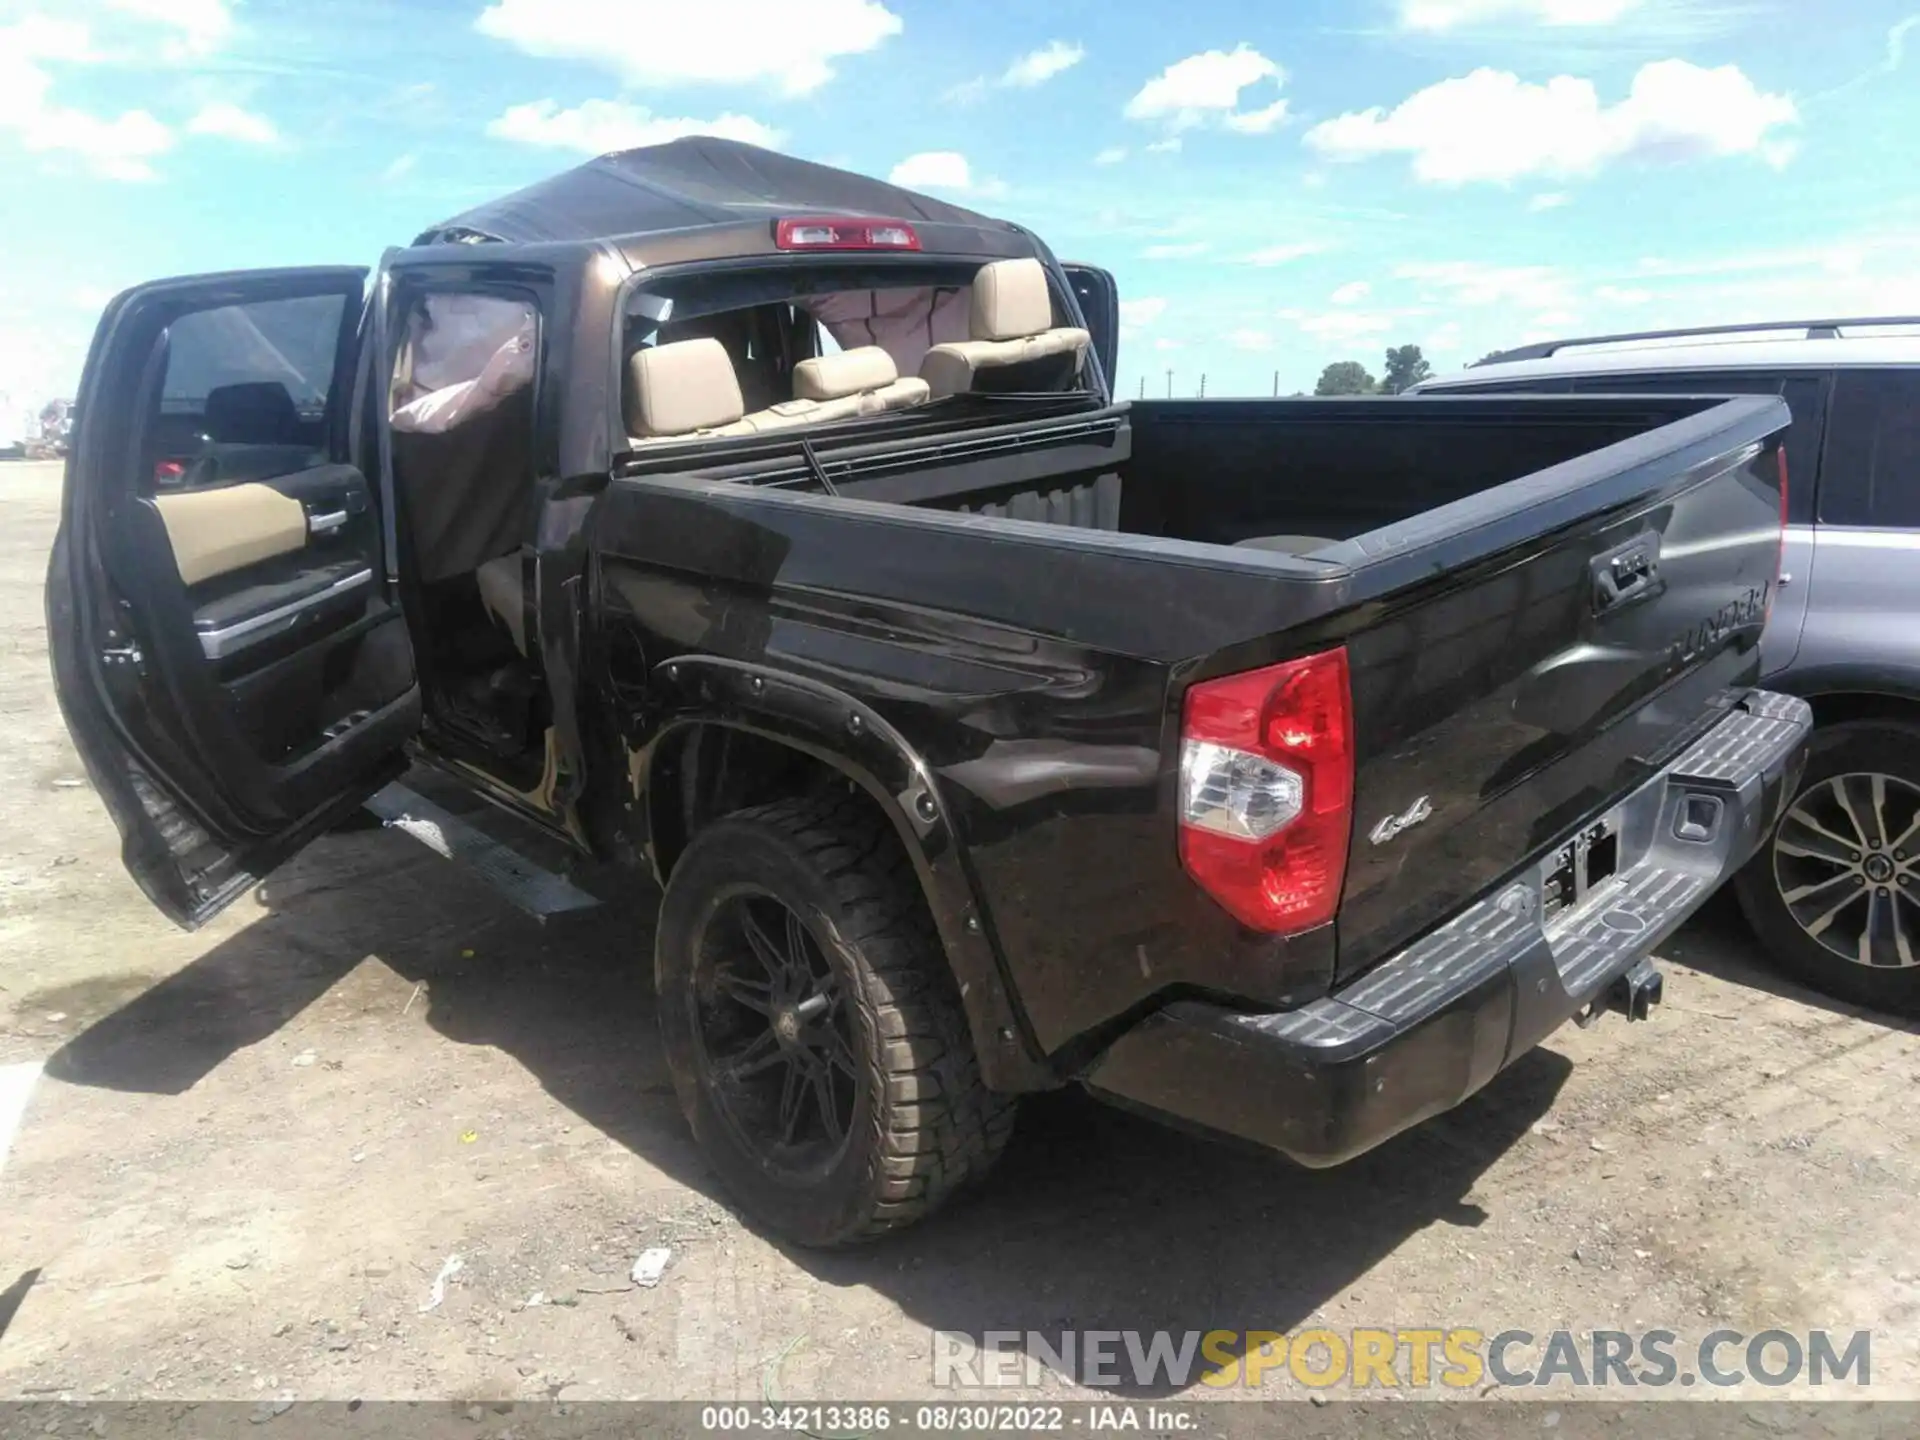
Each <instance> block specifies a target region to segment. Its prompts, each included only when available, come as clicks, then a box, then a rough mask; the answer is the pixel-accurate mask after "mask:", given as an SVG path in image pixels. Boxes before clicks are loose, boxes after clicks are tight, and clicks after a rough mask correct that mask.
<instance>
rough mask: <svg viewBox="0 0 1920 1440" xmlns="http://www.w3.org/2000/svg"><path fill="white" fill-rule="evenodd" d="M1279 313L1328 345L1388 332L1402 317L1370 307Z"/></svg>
mask: <svg viewBox="0 0 1920 1440" xmlns="http://www.w3.org/2000/svg"><path fill="white" fill-rule="evenodd" d="M1279 316H1280V318H1281V319H1282V320H1290V321H1292V322H1293V324H1294V325H1296V326H1298V327H1299V328H1300V330H1301V331H1303V332H1304V333H1306V334H1308V335H1311V336H1312V337H1313V338H1314V339H1315V340H1318V341H1320V342H1321V343H1322V344H1326V345H1357V344H1359V343H1360V342H1362V341H1364V340H1372V339H1375V338H1377V337H1379V336H1381V335H1384V334H1386V333H1387V332H1388V331H1389V330H1391V329H1393V327H1394V326H1395V324H1397V323H1398V321H1399V317H1398V316H1397V315H1394V314H1391V313H1375V312H1372V311H1366V310H1327V311H1322V312H1318V313H1316V312H1313V311H1304V310H1282V311H1280V312H1279Z"/></svg>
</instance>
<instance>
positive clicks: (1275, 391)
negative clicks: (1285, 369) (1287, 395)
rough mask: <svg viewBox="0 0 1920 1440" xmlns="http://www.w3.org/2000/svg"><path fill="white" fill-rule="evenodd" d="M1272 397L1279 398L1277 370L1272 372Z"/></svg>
mask: <svg viewBox="0 0 1920 1440" xmlns="http://www.w3.org/2000/svg"><path fill="white" fill-rule="evenodd" d="M1273 398H1274V399H1276V400H1278V399H1279V398H1280V372H1279V371H1278V370H1276V371H1274V372H1273Z"/></svg>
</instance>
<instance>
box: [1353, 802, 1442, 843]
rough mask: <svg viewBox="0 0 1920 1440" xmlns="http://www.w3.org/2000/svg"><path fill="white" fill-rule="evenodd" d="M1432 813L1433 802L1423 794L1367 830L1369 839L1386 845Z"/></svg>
mask: <svg viewBox="0 0 1920 1440" xmlns="http://www.w3.org/2000/svg"><path fill="white" fill-rule="evenodd" d="M1432 814H1433V802H1432V801H1430V800H1429V799H1427V797H1426V796H1424V795H1422V796H1421V797H1420V798H1419V799H1418V800H1416V801H1414V802H1413V804H1411V805H1409V806H1408V807H1407V808H1406V809H1404V810H1402V811H1401V812H1400V813H1399V814H1398V815H1389V816H1387V818H1386V819H1384V820H1382V821H1381V822H1380V823H1379V824H1378V825H1376V826H1374V827H1373V829H1371V830H1369V831H1368V832H1367V839H1369V840H1371V841H1372V842H1373V843H1374V844H1376V845H1384V844H1386V843H1387V842H1388V841H1389V840H1391V839H1393V837H1394V836H1396V835H1398V834H1399V833H1400V832H1401V831H1402V830H1411V829H1412V828H1413V827H1414V826H1416V825H1418V824H1419V823H1420V822H1421V821H1422V820H1425V819H1426V818H1427V817H1428V816H1430V815H1432Z"/></svg>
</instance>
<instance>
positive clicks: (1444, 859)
mask: <svg viewBox="0 0 1920 1440" xmlns="http://www.w3.org/2000/svg"><path fill="white" fill-rule="evenodd" d="M1116 332H1117V299H1116V296H1115V289H1114V285H1113V282H1112V279H1111V277H1110V276H1108V275H1107V274H1105V273H1104V272H1102V271H1099V270H1096V269H1093V268H1091V267H1085V266H1075V265H1063V264H1061V263H1059V262H1058V261H1056V260H1055V258H1054V257H1053V256H1052V255H1051V254H1050V253H1049V251H1048V250H1047V248H1046V246H1045V245H1043V244H1042V243H1041V242H1040V240H1039V239H1037V238H1036V237H1035V236H1034V235H1033V234H1031V233H1030V232H1028V231H1026V230H1024V229H1022V228H1020V227H1019V226H1017V225H1012V224H1008V223H1005V222H1002V221H998V220H993V219H989V218H986V217H984V216H981V215H977V214H974V213H971V212H969V211H966V210H963V209H959V208H956V207H954V206H951V205H948V204H944V203H942V202H939V201H937V200H933V199H929V198H927V197H925V196H921V195H917V194H914V193H911V192H908V191H904V190H901V189H898V188H896V187H893V186H890V185H884V184H881V183H879V182H877V181H873V180H870V179H865V178H862V177H859V176H854V175H850V174H847V173H844V172H841V171H836V170H831V169H827V168H824V167H820V166H816V165H811V164H806V163H803V162H800V161H796V160H791V159H787V158H784V157H781V156H777V155H774V154H771V153H769V152H766V151H762V150H757V149H753V148H751V147H747V146H742V145H736V144H731V143H726V142H721V141H716V140H706V139H699V140H688V141H680V142H676V143H674V144H672V145H667V146H662V147H657V148H652V149H646V150H637V151H631V152H626V153H622V154H615V155H608V156H604V157H602V158H600V159H598V160H595V161H593V162H591V163H589V164H587V165H584V166H582V167H580V168H578V169H575V170H573V171H570V172H567V173H565V174H563V175H560V176H558V177H556V178H554V179H552V180H549V181H546V182H543V183H541V184H538V185H535V186H533V187H531V188H529V189H527V190H524V191H521V192H518V193H516V194H514V195H511V196H509V197H506V198H504V199H502V200H499V201H497V202H495V203H491V204H487V205H484V206H481V207H480V208H478V209H476V210H474V211H471V212H469V213H467V214H465V215H462V216H460V217H458V218H456V219H454V220H451V221H449V222H447V223H445V224H442V225H439V226H436V227H435V228H434V229H432V230H430V231H428V232H426V233H425V234H422V235H421V236H420V237H419V238H418V239H417V240H416V241H415V242H414V243H413V244H412V245H411V246H408V247H405V248H400V249H395V250H392V251H390V252H388V254H387V255H386V257H385V258H384V259H383V260H382V262H381V263H380V265H379V266H378V268H377V270H375V271H374V273H373V276H372V279H371V283H369V280H368V276H367V272H366V271H364V270H360V269H345V268H342V269H300V270H272V271H260V272H248V273H238V274H223V275H213V276H205V277H200V278H192V279H178V280H167V281H161V282H157V283H154V284H150V285H145V286H141V287H138V288H136V289H134V290H131V291H129V292H127V293H126V294H124V295H121V296H120V297H119V298H117V299H116V300H114V301H113V303H112V304H111V305H110V306H108V308H107V311H106V313H105V316H104V317H103V319H102V321H101V323H100V329H99V333H98V336H97V337H96V339H95V341H94V345H93V349H92V353H91V355H90V357H89V359H88V362H87V368H86V376H85V381H84V384H83V386H82V389H81V392H80V398H79V406H78V413H79V414H80V416H81V420H80V423H79V426H78V430H77V433H76V436H75V443H74V449H73V453H72V456H71V458H70V461H69V466H68V472H67V482H66V492H65V501H64V511H63V518H62V524H61V529H60V534H59V539H58V541H57V543H56V546H55V549H54V554H53V559H52V564H51V569H50V573H49V577H48V588H47V594H48V617H49V630H50V634H51V637H52V650H53V657H54V670H55V677H56V680H57V683H58V687H59V692H60V699H61V703H62V706H63V708H64V711H65V714H66V718H67V722H68V725H69V727H70V729H71V731H72V733H73V737H74V741H75V743H76V745H77V746H78V747H79V749H80V751H81V753H82V754H83V756H84V757H85V759H86V763H87V766H88V770H89V773H90V774H91V776H92V779H93V782H94V784H95V785H96V787H97V788H98V790H99V793H100V795H101V797H102V799H103V800H104V802H105V803H106V805H107V808H108V809H109V811H110V812H111V813H112V815H113V817H114V819H115V820H116V821H117V823H118V824H119V826H120V829H121V832H122V835H123V838H124V855H125V860H126V864H127V868H128V869H129V871H131V872H132V874H133V875H134V877H135V878H136V880H138V881H139V883H140V884H141V885H142V887H143V888H144V889H145V891H146V893H147V894H148V895H149V896H150V897H151V898H152V900H153V902H154V903H155V905H157V906H158V907H159V908H160V909H161V910H162V911H164V912H165V913H166V914H167V915H169V916H171V917H172V918H173V919H174V920H175V921H177V922H179V923H181V924H183V925H189V926H190V925H194V924H197V923H198V922H200V921H202V920H204V919H206V918H207V917H208V916H209V915H211V914H213V913H214V912H215V911H217V910H219V909H220V908H221V907H222V906H224V905H226V904H227V903H229V902H230V901H231V900H232V899H233V898H234V897H235V896H236V895H238V894H240V893H241V892H242V891H243V890H245V889H247V888H248V887H250V886H251V885H253V884H254V883H255V880H256V878H257V877H260V876H263V875H265V874H266V873H267V872H268V871H270V870H271V869H272V868H273V867H274V866H276V865H278V864H279V863H281V862H282V861H284V860H285V859H287V858H288V857H289V856H290V855H292V854H293V853H294V852H296V851H297V850H299V848H300V847H301V846H302V845H303V844H305V843H306V842H308V841H309V840H310V839H312V838H313V837H314V836H316V835H318V834H320V833H322V832H324V831H326V830H328V829H330V828H332V827H335V826H337V825H338V824H340V823H341V822H342V821H343V820H344V819H345V818H347V817H348V816H349V815H350V814H351V813H352V812H353V811H354V810H355V809H356V808H357V807H359V806H360V805H361V804H362V803H363V802H364V801H366V800H367V799H368V797H369V796H370V795H373V794H374V793H375V792H376V791H377V790H379V789H380V788H381V787H383V786H385V785H387V784H388V783H389V782H390V781H392V780H394V779H395V777H397V776H399V775H400V774H401V773H402V772H403V771H404V770H405V769H406V768H407V767H408V766H409V765H410V764H417V763H427V764H432V765H435V766H437V767H439V768H440V769H442V770H444V771H446V772H447V773H449V774H452V775H454V776H456V777H458V778H459V779H460V780H461V781H462V782H463V783H464V784H466V785H468V786H471V787H473V788H474V789H476V790H479V791H481V792H483V793H484V794H485V795H486V796H488V797H489V798H491V799H493V800H494V801H496V802H498V803H499V804H500V805H501V806H504V807H505V808H507V809H508V810H510V811H512V812H513V814H514V815H516V816H518V817H519V818H520V819H522V820H524V821H526V822H527V823H528V824H530V825H531V826H534V827H539V828H540V829H542V830H544V831H545V832H546V833H547V834H548V835H549V836H551V837H561V838H563V839H565V840H566V841H567V842H568V843H570V844H571V845H572V846H574V847H576V848H577V850H578V851H580V852H582V853H583V854H584V855H590V856H593V857H595V859H596V860H597V861H598V862H601V863H602V864H607V863H613V862H620V861H625V862H627V863H630V864H632V865H634V866H636V867H646V868H647V869H649V870H650V871H651V872H652V874H653V875H654V876H655V877H657V879H658V880H659V882H660V883H661V884H662V885H664V887H665V896H664V899H663V901H662V902H661V908H660V919H659V926H658V932H657V934H656V936H655V937H654V942H653V964H654V969H655V977H656V982H657V985H658V992H659V1019H660V1025H661V1031H662V1036H663V1043H664V1045H665V1047H666V1050H667V1053H668V1056H669V1059H670V1062H671V1067H672V1070H673V1073H674V1075H675V1078H676V1082H677V1085H678V1089H679V1094H680V1098H681V1101H682V1104H683V1106H684V1108H685V1110H686V1113H687V1116H688V1118H689V1120H690V1122H691V1124H692V1126H693V1128H694V1131H695V1132H696V1134H697V1135H698V1137H699V1140H700V1141H701V1143H702V1144H703V1145H704V1146H705V1148H706V1150H707V1152H708V1153H709V1155H710V1157H711V1159H712V1162H713V1164H714V1165H715V1167H716V1169H717V1170H718V1171H719V1172H720V1175H721V1177H722V1178H723V1179H724V1180H725V1182H726V1183H727V1184H728V1185H729V1186H730V1187H731V1188H732V1190H733V1191H734V1192H735V1193H736V1195H737V1197H738V1198H739V1200H740V1201H741V1203H742V1204H743V1206H744V1207H745V1208H746V1209H747V1210H749V1211H750V1212H751V1213H752V1214H753V1215H754V1216H756V1217H757V1218H758V1219H759V1220H760V1221H762V1222H763V1223H765V1224H766V1225H768V1226H769V1227H771V1228H773V1229H775V1230H778V1231H780V1232H782V1233H784V1234H786V1235H788V1236H791V1237H793V1238H796V1239H798V1240H800V1241H802V1242H805V1243H810V1244H837V1243H842V1242H846V1241H850V1240H856V1239H860V1238H864V1237H868V1236H872V1235H876V1234H879V1233H882V1232H885V1231H887V1230H889V1229H891V1228H895V1227H897V1226H899V1225H901V1224H903V1223H906V1222H909V1221H911V1220H913V1219H915V1218H917V1217H918V1216H920V1215H922V1214H923V1213H925V1212H926V1211H927V1210H929V1209H930V1208H932V1207H933V1206H935V1205H936V1204H938V1203H939V1202H940V1201H941V1200H943V1199H944V1198H946V1197H947V1196H948V1195H950V1194H951V1193H953V1192H954V1191H955V1190H956V1189H958V1188H960V1187H961V1186H963V1185H964V1184H965V1183H967V1182H969V1181H971V1180H973V1179H975V1178H977V1177H978V1176H979V1175H981V1174H982V1173H983V1172H984V1171H985V1170H986V1169H987V1167H988V1166H989V1165H990V1164H991V1162H992V1161H993V1159H994V1157H995V1155H996V1154H997V1152H998V1151H999V1150H1000V1148H1001V1147H1002V1145H1003V1144H1004V1142H1005V1141H1006V1138H1007V1136H1008V1133H1009V1131H1010V1128H1011V1124H1012V1118H1013V1105H1014V1101H1015V1099H1016V1097H1018V1096H1019V1095H1020V1094H1021V1093H1023V1092H1030V1091H1035V1090H1040V1089H1045V1088H1048V1087H1056V1086H1062V1085H1067V1084H1075V1083H1077V1084H1081V1085H1084V1086H1086V1087H1087V1088H1088V1089H1090V1090H1091V1091H1092V1092H1094V1093H1095V1094H1098V1095H1101V1096H1103V1097H1107V1098H1109V1099H1112V1100H1114V1101H1116V1102H1119V1103H1123V1104H1127V1105H1130V1106H1134V1107H1138V1108H1140V1109H1143V1110H1146V1111H1149V1112H1153V1113H1157V1114H1161V1115H1164V1116H1169V1117H1173V1118H1176V1119H1178V1120H1180V1121H1183V1122H1187V1123H1190V1124H1195V1125H1199V1126H1203V1127H1208V1128H1211V1129H1213V1130H1217V1131H1222V1132H1227V1133H1230V1134H1234V1135H1238V1136H1241V1137H1245V1138H1248V1139H1252V1140H1254V1141H1257V1142H1260V1143H1263V1144H1265V1145H1268V1146H1271V1147H1273V1148H1275V1149H1278V1150H1280V1151H1284V1152H1285V1153H1287V1154H1289V1155H1291V1156H1294V1157H1295V1158H1297V1159H1298V1160H1300V1161H1302V1162H1304V1163H1306V1164H1309V1165H1329V1164H1334V1163H1337V1162H1339V1161H1342V1160H1344V1159H1346V1158H1348V1157H1350V1156H1353V1155H1355V1154H1357V1153H1359V1152H1361V1151H1363V1150H1365V1149H1367V1148H1368V1147H1370V1146H1373V1145H1375V1144H1378V1143H1379V1142H1380V1141H1382V1140H1383V1139H1385V1138H1386V1137H1388V1136H1390V1135H1392V1134H1394V1133H1396V1132H1397V1131H1400V1130H1402V1129H1404V1128H1405V1127H1407V1126H1409V1125H1412V1124H1414V1123H1415V1122H1417V1121H1419V1120H1420V1119H1422V1118H1423V1117H1426V1116H1430V1115H1433V1114H1435V1113H1437V1112H1439V1111H1442V1110H1445V1109H1447V1108H1448V1107H1450V1106H1452V1105H1454V1104H1456V1103H1457V1102H1458V1101H1460V1100H1461V1099H1462V1098H1464V1097H1465V1096H1467V1095H1469V1094H1471V1093H1472V1092H1474V1091H1475V1090H1477V1089H1478V1088H1479V1087H1481V1086H1483V1085H1485V1084H1486V1083H1487V1081H1488V1080H1489V1079H1490V1078H1491V1077H1492V1076H1493V1075H1494V1074H1495V1073H1496V1072H1498V1071H1499V1070H1500V1069H1501V1068H1502V1066H1504V1065H1506V1064H1508V1063H1509V1062H1511V1061H1512V1060H1514V1059H1515V1058H1516V1057H1517V1056H1519V1055H1521V1054H1522V1053H1524V1052H1525V1051H1526V1050H1527V1049H1528V1048H1529V1047H1531V1046H1533V1045H1534V1044H1535V1043H1537V1042H1538V1041H1539V1040H1541V1039H1542V1038H1543V1037H1544V1036H1546V1035H1547V1034H1549V1033H1550V1032H1551V1031H1553V1030H1554V1029H1555V1028H1556V1027H1557V1026H1559V1025H1561V1024H1562V1023H1563V1022H1565V1021H1567V1020H1568V1019H1570V1018H1578V1019H1582V1020H1585V1019H1588V1018H1591V1017H1592V1016H1594V1015H1597V1014H1599V1013H1601V1012H1603V1011H1606V1010H1610V1009H1618V1010H1625V1011H1627V1012H1628V1013H1629V1014H1632V1015H1636V1016H1637V1015H1639V1014H1642V1013H1644V1012H1645V1010H1646V1008H1647V1007H1648V1006H1649V1005H1651V1004H1652V1003H1653V1002H1654V1001H1656V1000H1657V999H1658V998H1659V993H1660V978H1659V975H1658V972H1657V971H1656V970H1655V969H1654V968H1653V966H1652V964H1651V963H1650V961H1649V960H1648V958H1647V957H1648V955H1649V952H1650V951H1651V950H1652V948H1653V947H1654V946H1655V945H1656V944H1657V943H1658V942H1659V941H1661V940H1662V939H1663V938H1664V937H1665V936H1666V935H1668V934H1669V933H1670V932H1671V931H1672V930H1673V929H1674V927H1675V926H1677V925H1678V924H1679V923H1680V922H1681V921H1682V920H1683V919H1684V918H1685V917H1686V916H1687V915H1689V914H1690V913H1691V912H1692V911H1693V910H1694V909H1695V908H1696V907H1697V906H1698V905H1699V904H1700V902H1701V901H1702V900H1703V899H1704V898H1705V897H1706V896H1707V894H1708V893H1709V892H1710V891H1711V890H1712V889H1713V887H1714V886H1715V885H1716V884H1718V883H1719V881H1720V880H1721V879H1722V878H1723V877H1724V876H1726V875H1727V874H1729V873H1730V872H1731V871H1732V870H1733V869H1734V868H1735V867H1736V866H1738V865H1739V864H1740V862H1741V861H1743V860H1744V859H1745V858H1746V857H1747V856H1748V854H1749V853H1750V852H1751V851H1752V850H1753V849H1754V847H1755V845H1756V844H1757V843H1758V841H1759V839H1760V837H1761V835H1762V834H1763V833H1764V832H1765V831H1766V830H1767V828H1768V826H1769V825H1770V824H1771V822H1772V820H1773V819H1774V816H1775V811H1776V809H1777V807H1778V805H1779V803H1780V797H1781V795H1782V793H1783V790H1786V789H1790V787H1791V782H1792V778H1793V776H1794V774H1795V772H1796V768H1797V767H1798V766H1799V764H1800V761H1801V754H1802V745H1803V740H1804V737H1805V735H1806V733H1807V730H1808V725H1809V716H1808V712H1807V708H1806V706H1805V705H1804V704H1802V703H1801V702H1799V701H1796V700H1791V699H1787V698H1783V697H1780V696H1777V695H1771V694H1767V693H1764V692H1759V691H1756V690H1755V689H1753V688H1752V682H1753V680H1754V678H1755V674H1756V666H1757V663H1758V655H1759V652H1758V649H1757V646H1758V642H1759V638H1760V632H1761V629H1762V626H1763V624H1764V622H1765V620H1766V616H1767V611H1768V606H1769V604H1770V601H1771V598H1772V594H1773V588H1774V583H1775V580H1776V576H1777V567H1778V563H1779V552H1780V536H1781V523H1780V516H1781V512H1782V506H1783V496H1784V490H1785V485H1786V475H1785V471H1784V467H1783V464H1782V462H1781V458H1780V457H1781V447H1780V438H1781V433H1782V431H1783V430H1784V429H1785V428H1786V426H1787V423H1788V414H1787V410H1786V408H1785V406H1784V405H1783V404H1782V403H1781V402H1780V401H1779V400H1778V399H1776V398H1768V397H1744V398H1733V399H1727V400H1724V401H1719V400H1712V399H1701V398H1698V397H1694V398H1672V397H1651V396H1637V397H1632V398H1606V397H1584V396H1583V397H1577V398H1557V397H1525V396H1516V397H1477V398H1442V397H1435V398H1411V399H1369V400H1346V401H1330V402H1323V401H1306V400H1301V401H1292V400H1280V401H1271V402H1269V401H1264V400H1261V401H1242V400H1216V401H1199V402H1185V401H1180V402H1171V401H1170V402H1167V403H1159V402H1145V403H1141V402H1136V403H1132V404H1127V403H1120V402H1116V401H1115V400H1114V398H1113V394H1112V376H1113V373H1114V345H1115V342H1116ZM643 948H644V947H643V946H642V945H641V943H640V942H639V941H638V940H637V941H636V950H637V951H640V950H643Z"/></svg>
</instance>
